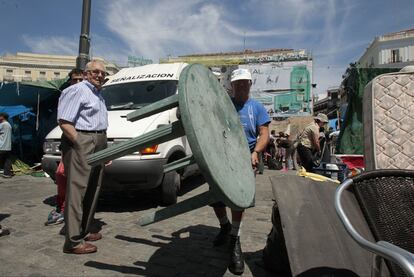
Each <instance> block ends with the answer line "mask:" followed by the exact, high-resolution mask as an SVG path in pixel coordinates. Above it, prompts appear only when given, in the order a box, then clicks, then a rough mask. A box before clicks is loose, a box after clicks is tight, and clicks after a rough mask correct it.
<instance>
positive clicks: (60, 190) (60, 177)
mask: <svg viewBox="0 0 414 277" xmlns="http://www.w3.org/2000/svg"><path fill="white" fill-rule="evenodd" d="M56 184H57V197H56V202H57V205H56V206H57V208H58V209H60V211H59V212H60V213H63V212H64V210H65V197H66V175H65V168H64V166H63V162H62V161H61V162H59V165H58V167H57V169H56Z"/></svg>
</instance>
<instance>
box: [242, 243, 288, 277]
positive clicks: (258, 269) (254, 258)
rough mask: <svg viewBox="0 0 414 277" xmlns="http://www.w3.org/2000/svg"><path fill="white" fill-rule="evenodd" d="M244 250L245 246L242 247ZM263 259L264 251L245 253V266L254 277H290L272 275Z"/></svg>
mask: <svg viewBox="0 0 414 277" xmlns="http://www.w3.org/2000/svg"><path fill="white" fill-rule="evenodd" d="M242 248H243V245H242ZM262 257H263V250H258V251H256V252H245V253H244V259H245V265H246V266H247V267H248V268H249V269H250V272H251V273H252V276H257V277H272V276H280V277H282V276H289V275H279V274H277V275H276V274H275V273H272V272H270V271H268V270H266V268H265V265H264V263H263V260H262Z"/></svg>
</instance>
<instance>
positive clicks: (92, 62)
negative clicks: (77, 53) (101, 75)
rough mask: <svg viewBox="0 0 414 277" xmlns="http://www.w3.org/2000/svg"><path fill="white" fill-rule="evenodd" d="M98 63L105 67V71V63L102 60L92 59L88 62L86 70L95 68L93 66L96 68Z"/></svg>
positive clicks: (104, 69)
mask: <svg viewBox="0 0 414 277" xmlns="http://www.w3.org/2000/svg"><path fill="white" fill-rule="evenodd" d="M96 65H99V66H100V67H102V68H103V71H106V68H105V64H104V63H103V62H102V61H100V60H91V61H90V62H88V63H87V64H86V69H85V70H86V71H87V70H93V68H95V67H96Z"/></svg>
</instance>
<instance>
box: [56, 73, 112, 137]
mask: <svg viewBox="0 0 414 277" xmlns="http://www.w3.org/2000/svg"><path fill="white" fill-rule="evenodd" d="M57 119H58V121H59V120H60V119H62V120H65V121H69V122H71V123H73V124H74V125H75V129H78V130H85V131H101V130H106V129H107V128H108V111H107V110H106V105H105V100H104V99H103V97H102V95H101V93H100V91H99V90H98V89H97V88H96V87H95V86H93V85H92V84H91V83H89V82H88V81H86V80H85V81H82V82H80V83H77V84H75V85H73V86H70V87H68V88H67V89H65V90H63V91H62V94H61V95H60V98H59V105H58V116H57Z"/></svg>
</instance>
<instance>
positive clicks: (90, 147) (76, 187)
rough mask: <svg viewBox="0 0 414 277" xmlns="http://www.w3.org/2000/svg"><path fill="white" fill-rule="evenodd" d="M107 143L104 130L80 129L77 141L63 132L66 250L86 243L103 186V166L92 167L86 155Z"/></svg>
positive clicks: (104, 146) (98, 149) (103, 147)
mask: <svg viewBox="0 0 414 277" xmlns="http://www.w3.org/2000/svg"><path fill="white" fill-rule="evenodd" d="M106 146H107V141H106V134H104V133H99V134H97V133H82V132H78V136H77V139H76V141H75V142H74V143H72V142H71V141H70V140H69V139H68V138H66V137H65V136H64V135H62V153H63V164H64V167H65V173H66V176H67V184H66V198H65V202H66V203H65V214H64V216H65V226H66V227H65V228H66V234H65V236H66V237H65V244H64V246H63V248H64V249H71V248H73V247H75V246H77V245H78V244H80V243H82V242H83V240H84V238H85V236H86V235H88V233H89V228H90V224H91V221H92V219H93V218H94V214H95V209H96V204H97V202H98V197H99V192H100V189H101V184H102V177H103V165H99V166H95V167H91V166H90V165H88V163H87V162H86V158H87V156H88V155H90V154H92V153H95V152H98V151H100V150H102V149H105V148H106Z"/></svg>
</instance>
